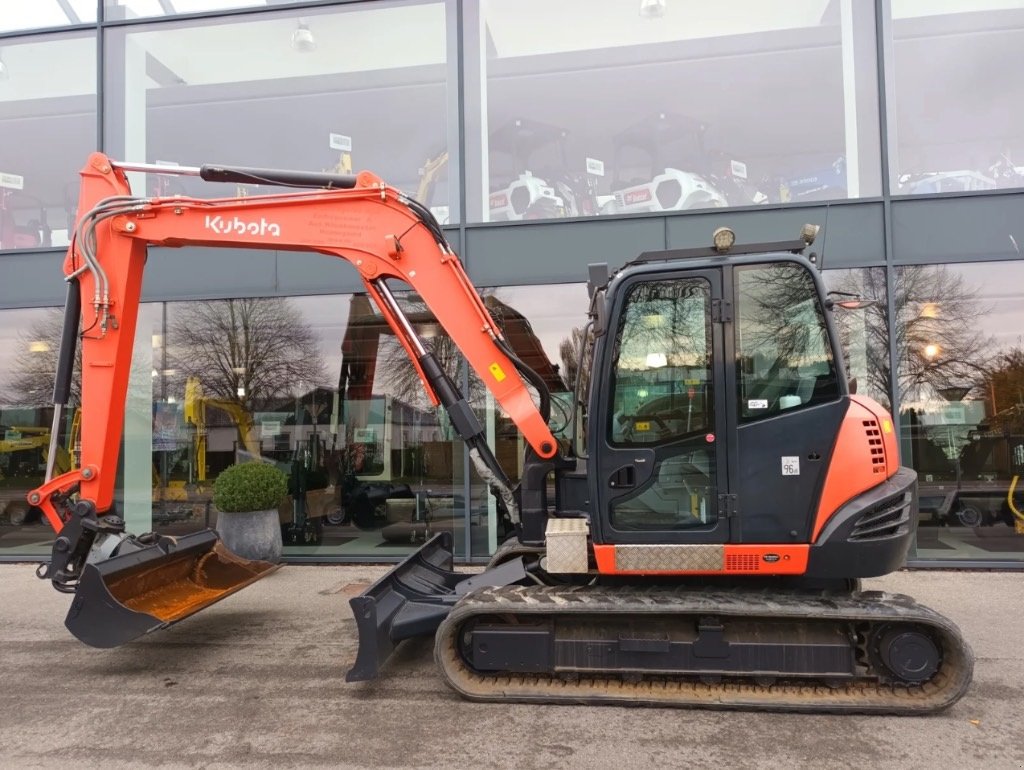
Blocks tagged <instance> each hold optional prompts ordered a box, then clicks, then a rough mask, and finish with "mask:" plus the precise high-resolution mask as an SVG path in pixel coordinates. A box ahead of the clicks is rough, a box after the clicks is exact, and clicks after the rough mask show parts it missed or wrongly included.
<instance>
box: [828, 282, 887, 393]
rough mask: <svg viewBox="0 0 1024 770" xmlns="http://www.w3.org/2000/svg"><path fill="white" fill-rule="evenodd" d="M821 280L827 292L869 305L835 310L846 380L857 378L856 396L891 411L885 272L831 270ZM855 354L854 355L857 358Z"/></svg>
mask: <svg viewBox="0 0 1024 770" xmlns="http://www.w3.org/2000/svg"><path fill="white" fill-rule="evenodd" d="M824 277H825V282H826V284H827V285H828V288H829V289H830V290H833V291H839V292H844V293H846V294H852V295H856V296H857V297H860V298H861V299H864V300H869V301H870V302H871V304H870V305H868V306H867V307H864V308H860V309H857V310H844V309H843V308H837V309H836V311H835V314H834V316H833V317H834V318H835V322H836V326H837V327H838V330H839V340H840V344H841V345H842V346H843V360H844V363H845V364H846V372H847V376H856V377H857V378H858V383H857V389H858V392H860V393H864V394H866V395H869V396H871V397H872V398H874V399H876V400H877V401H878V402H879V403H881V404H882V405H883V406H885V407H886V408H891V404H890V403H889V387H890V384H891V382H890V379H891V378H890V377H889V323H888V317H889V316H888V308H887V307H886V287H885V270H884V269H883V268H865V269H861V270H857V269H854V270H831V271H827V272H826V273H825V274H824ZM839 299H843V298H842V297H840V298H839ZM854 351H857V355H856V356H854ZM855 359H856V360H855Z"/></svg>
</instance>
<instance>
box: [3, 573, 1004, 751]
mask: <svg viewBox="0 0 1024 770" xmlns="http://www.w3.org/2000/svg"><path fill="white" fill-rule="evenodd" d="M385 569H386V568H384V567H376V566H316V567H313V566H288V567H285V568H284V569H282V570H280V571H279V572H277V573H275V574H273V575H271V576H270V577H268V578H266V579H264V580H262V581H260V582H258V583H256V584H255V585H253V586H251V587H250V588H247V589H246V590H244V591H242V592H240V593H238V594H236V595H234V596H231V597H229V598H228V599H226V600H224V601H222V602H220V603H219V604H217V605H214V606H213V607H211V608H209V609H207V610H206V611H204V612H202V613H200V614H198V615H196V616H194V617H192V618H189V619H187V620H185V621H183V622H182V623H180V624H178V625H177V626H175V627H173V628H171V629H168V630H166V631H164V632H161V633H158V634H154V635H152V636H150V637H147V638H145V639H142V640H139V641H136V642H133V643H130V644H128V645H125V646H123V647H120V648H117V649H114V650H95V649H92V648H89V647H86V646H84V645H82V644H81V643H80V642H78V641H77V640H76V639H74V638H73V637H71V635H70V634H69V633H68V632H67V631H66V630H65V628H64V625H63V619H64V614H65V612H66V611H67V606H68V604H69V602H70V597H68V596H65V595H63V594H60V593H58V592H56V591H54V590H53V589H52V588H51V587H50V585H49V584H48V583H45V582H43V581H40V580H38V579H36V578H35V576H34V574H33V571H34V567H33V566H32V565H27V564H24V565H0V703H2V704H3V714H2V716H0V767H4V768H6V767H12V768H15V767H16V768H35V767H39V768H53V767H75V768H92V767H97V768H98V767H103V768H121V767H124V768H129V767H130V768H145V767H174V768H177V767H182V768H249V767H254V768H257V767H260V768H261V767H268V768H270V767H273V768H290V767H317V766H319V767H416V768H419V767H445V768H447V767H453V768H470V767H472V768H512V767H515V768H534V767H536V768H542V767H543V768H551V767H556V768H576V767H580V768H583V767H585V768H613V767H614V768H617V769H621V768H634V767H637V768H641V767H642V768H662V767H665V768H670V767H672V768H674V767H679V768H688V769H689V768H710V767H715V768H728V769H729V770H734V769H735V770H746V769H747V768H773V769H775V768H780V767H782V768H812V767H813V768H857V770H868V769H869V768H911V769H912V768H929V769H932V768H935V767H948V768H1014V769H1017V768H1024V644H1022V640H1024V612H1022V608H1024V604H1022V599H1021V595H1022V589H1024V575H1022V574H1020V573H997V572H931V571H929V572H902V573H898V574H895V575H891V576H888V577H886V578H882V579H877V580H871V581H866V583H867V584H866V586H865V587H867V588H874V589H880V590H888V591H896V592H900V593H906V594H910V595H911V596H914V597H915V598H916V599H918V600H919V601H920V602H921V603H923V604H926V605H928V606H931V607H932V608H934V609H936V610H938V611H939V612H942V613H943V614H945V615H947V616H948V617H950V618H952V619H953V620H954V621H955V622H957V623H958V624H959V625H960V627H961V629H962V631H963V634H964V636H965V637H966V638H967V639H968V641H969V642H970V644H971V645H972V647H973V648H974V652H975V654H976V656H977V663H976V668H975V677H974V683H973V685H972V687H971V689H970V691H969V692H968V694H967V695H966V696H965V697H964V698H963V700H961V701H960V702H959V703H957V704H956V705H955V706H953V707H952V708H951V709H949V710H948V711H946V712H944V713H942V714H939V715H933V716H929V717H873V716H827V715H814V714H811V715H807V714H765V713H747V712H736V711H730V712H715V711H702V710H684V709H659V708H629V707H619V706H594V707H583V706H540V705H504V704H478V703H470V702H467V701H464V700H462V699H460V698H459V697H458V696H457V695H456V694H455V693H453V692H452V691H450V690H448V689H447V688H446V687H445V685H444V684H443V683H442V682H441V680H440V678H439V677H438V676H437V674H436V673H435V670H434V664H433V659H432V646H431V642H430V641H429V640H414V641H411V642H406V643H404V644H403V645H402V646H401V647H400V648H399V650H398V651H397V652H396V654H395V656H394V657H393V658H392V659H391V660H390V661H389V663H388V664H387V665H386V667H385V669H384V670H383V672H382V675H381V676H380V678H379V679H378V680H376V681H374V682H369V683H359V684H346V683H345V672H346V670H347V669H348V667H349V666H350V665H351V663H352V661H353V660H354V658H355V652H356V630H355V624H354V623H353V621H352V619H351V615H350V613H349V609H348V596H349V595H351V594H353V593H356V592H358V591H359V590H360V589H361V587H362V584H364V583H366V582H368V581H371V580H373V579H375V578H376V577H378V576H379V575H381V574H383V572H384V571H385Z"/></svg>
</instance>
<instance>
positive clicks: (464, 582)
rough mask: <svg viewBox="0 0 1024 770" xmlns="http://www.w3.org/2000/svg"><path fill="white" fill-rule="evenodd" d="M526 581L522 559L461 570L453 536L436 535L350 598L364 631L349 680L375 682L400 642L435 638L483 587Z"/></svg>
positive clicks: (361, 631)
mask: <svg viewBox="0 0 1024 770" xmlns="http://www.w3.org/2000/svg"><path fill="white" fill-rule="evenodd" d="M525 578H526V568H525V566H524V565H523V561H522V559H515V560H512V561H509V562H506V563H504V564H501V565H499V566H497V567H493V568H492V569H489V570H486V571H485V572H481V573H479V574H476V575H472V574H466V573H461V572H455V571H454V569H453V557H452V535H451V533H450V532H441V533H439V534H437V535H435V536H434V537H433V538H431V539H430V540H428V541H427V542H426V543H425V544H424V545H423V547H421V548H420V549H419V550H418V551H416V552H415V553H413V554H412V555H411V556H409V557H408V558H407V559H406V560H405V561H403V562H402V563H401V564H399V565H398V566H396V567H395V568H394V569H392V570H391V571H390V572H388V573H387V574H386V575H385V576H384V577H382V578H381V579H380V580H378V581H377V582H376V583H374V584H373V585H371V586H370V587H369V588H367V589H366V590H365V591H363V593H361V594H360V595H359V596H356V597H354V598H352V599H350V600H349V605H350V606H351V607H352V614H353V615H354V616H355V620H356V628H357V629H358V631H359V651H358V652H357V654H356V662H355V664H354V665H353V666H352V668H351V669H350V670H349V672H348V674H346V675H345V681H347V682H362V681H366V680H368V679H373V678H375V677H376V676H377V672H378V671H379V670H380V667H381V665H383V663H384V661H386V660H387V659H388V657H390V655H391V653H392V652H394V649H395V646H396V645H397V644H398V643H399V642H400V641H402V640H403V639H409V638H412V637H414V636H430V635H432V634H433V633H434V632H435V631H436V630H437V627H438V626H439V625H441V621H443V620H444V619H445V618H446V617H448V613H449V612H451V611H452V608H453V607H454V606H455V603H456V602H457V601H458V600H459V599H461V598H462V597H463V596H465V595H466V594H468V593H469V592H470V591H473V590H475V589H477V588H481V587H483V586H505V585H511V584H512V583H517V582H519V581H521V580H524V579H525Z"/></svg>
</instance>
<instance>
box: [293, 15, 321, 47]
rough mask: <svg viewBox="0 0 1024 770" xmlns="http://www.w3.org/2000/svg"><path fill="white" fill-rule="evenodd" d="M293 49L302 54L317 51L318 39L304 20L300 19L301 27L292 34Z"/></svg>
mask: <svg viewBox="0 0 1024 770" xmlns="http://www.w3.org/2000/svg"><path fill="white" fill-rule="evenodd" d="M292 48H294V49H295V50H296V51H299V52H300V53H310V52H311V51H315V50H316V38H315V37H313V31H312V30H311V29H310V28H309V25H308V24H306V22H304V21H303V20H302V19H299V26H298V27H296V29H295V31H294V32H292Z"/></svg>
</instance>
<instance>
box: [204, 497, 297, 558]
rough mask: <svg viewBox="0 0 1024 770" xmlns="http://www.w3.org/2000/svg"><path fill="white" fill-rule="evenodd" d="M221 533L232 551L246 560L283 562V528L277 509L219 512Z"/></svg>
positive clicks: (218, 525)
mask: <svg viewBox="0 0 1024 770" xmlns="http://www.w3.org/2000/svg"><path fill="white" fill-rule="evenodd" d="M217 532H219V533H220V538H221V540H222V541H223V543H224V545H225V546H227V548H228V550H230V551H231V552H232V553H234V554H235V555H236V556H241V557H242V558H243V559H259V560H261V561H269V562H271V563H273V564H277V563H278V562H279V561H281V549H282V548H283V543H282V542H281V524H280V519H279V518H278V513H277V509H276V508H270V509H268V510H265V511H237V512H234V511H233V512H227V511H218V512H217Z"/></svg>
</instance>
